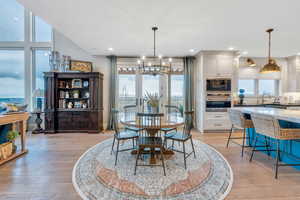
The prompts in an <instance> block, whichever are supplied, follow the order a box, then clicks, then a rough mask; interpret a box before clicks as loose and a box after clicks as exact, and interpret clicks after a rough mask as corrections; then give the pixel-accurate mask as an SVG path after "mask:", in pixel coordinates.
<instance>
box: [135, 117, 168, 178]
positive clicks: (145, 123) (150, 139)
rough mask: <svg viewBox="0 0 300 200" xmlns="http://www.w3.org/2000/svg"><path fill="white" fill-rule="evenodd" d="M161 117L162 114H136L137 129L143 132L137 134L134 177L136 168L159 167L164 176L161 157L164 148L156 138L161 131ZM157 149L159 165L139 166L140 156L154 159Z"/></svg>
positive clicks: (163, 163) (163, 164)
mask: <svg viewBox="0 0 300 200" xmlns="http://www.w3.org/2000/svg"><path fill="white" fill-rule="evenodd" d="M163 116H164V114H162V113H157V114H154V113H137V122H138V124H139V128H142V129H143V130H142V131H140V132H139V133H140V136H139V138H138V139H137V146H138V149H137V151H138V152H137V157H136V163H135V168H134V175H136V170H137V167H138V166H150V167H153V166H160V167H163V171H164V175H165V176H166V170H165V162H164V155H163V150H164V146H163V142H162V138H161V137H158V136H157V134H158V132H159V131H160V130H161V122H162V117H163ZM157 149H158V151H159V154H160V158H161V165H156V164H155V165H154V164H149V165H147V164H139V162H138V160H139V158H140V156H141V155H142V154H143V155H144V154H150V155H151V157H155V154H156V153H157V152H156V150H157Z"/></svg>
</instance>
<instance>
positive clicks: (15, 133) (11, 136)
mask: <svg viewBox="0 0 300 200" xmlns="http://www.w3.org/2000/svg"><path fill="white" fill-rule="evenodd" d="M18 136H19V132H18V131H9V132H8V133H7V136H6V138H7V140H8V141H9V142H11V143H12V144H13V153H15V152H16V150H17V146H16V145H15V140H16V138H17V137H18Z"/></svg>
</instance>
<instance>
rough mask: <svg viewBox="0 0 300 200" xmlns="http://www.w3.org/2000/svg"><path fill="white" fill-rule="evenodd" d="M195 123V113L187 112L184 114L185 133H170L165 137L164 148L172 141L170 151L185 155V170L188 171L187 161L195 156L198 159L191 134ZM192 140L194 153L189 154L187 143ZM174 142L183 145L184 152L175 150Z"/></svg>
mask: <svg viewBox="0 0 300 200" xmlns="http://www.w3.org/2000/svg"><path fill="white" fill-rule="evenodd" d="M193 123H194V111H186V112H184V127H183V131H182V132H180V131H178V132H176V133H172V132H171V133H168V134H166V135H165V140H164V146H167V143H168V140H171V141H172V146H171V147H170V148H169V147H167V148H168V149H171V150H172V151H176V152H179V153H183V160H184V168H185V169H186V159H187V158H188V157H189V156H190V155H192V154H194V157H195V158H196V153H195V148H194V143H193V138H192V134H191V130H192V128H193ZM188 140H190V142H191V146H192V152H190V153H187V152H186V149H185V142H186V141H188ZM174 141H177V142H180V143H182V151H181V150H177V149H174Z"/></svg>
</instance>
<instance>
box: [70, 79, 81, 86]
mask: <svg viewBox="0 0 300 200" xmlns="http://www.w3.org/2000/svg"><path fill="white" fill-rule="evenodd" d="M72 88H82V81H81V79H73V80H72Z"/></svg>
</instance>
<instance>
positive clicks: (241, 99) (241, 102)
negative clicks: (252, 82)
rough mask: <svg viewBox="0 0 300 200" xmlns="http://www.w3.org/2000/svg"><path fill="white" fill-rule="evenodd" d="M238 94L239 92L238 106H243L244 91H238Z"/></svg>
mask: <svg viewBox="0 0 300 200" xmlns="http://www.w3.org/2000/svg"><path fill="white" fill-rule="evenodd" d="M239 92H240V94H239V98H240V105H243V103H244V98H245V95H244V93H245V89H240V90H239Z"/></svg>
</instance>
